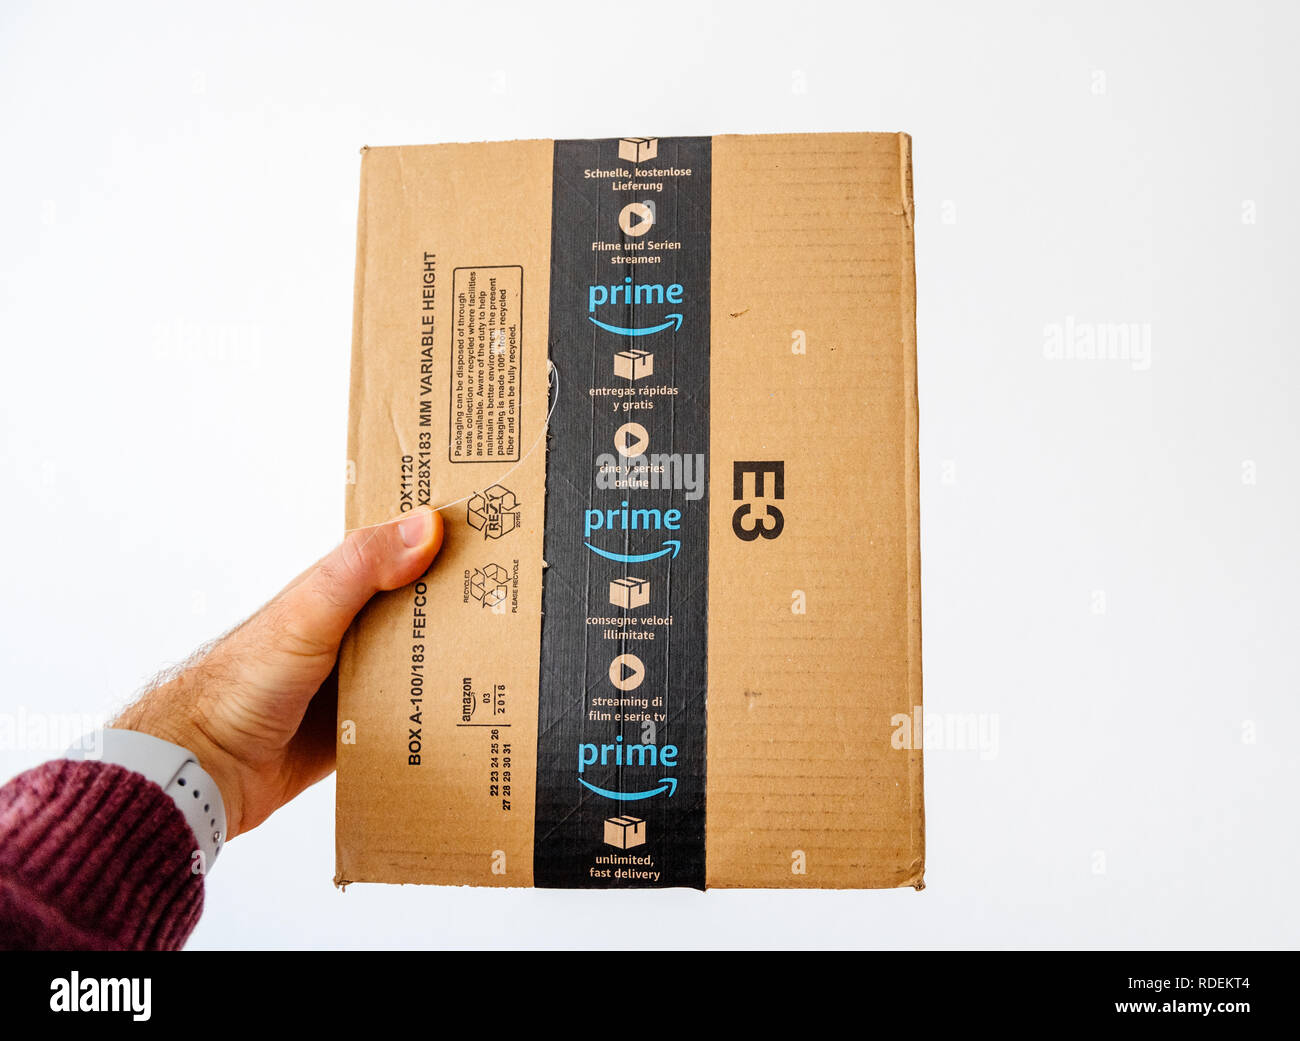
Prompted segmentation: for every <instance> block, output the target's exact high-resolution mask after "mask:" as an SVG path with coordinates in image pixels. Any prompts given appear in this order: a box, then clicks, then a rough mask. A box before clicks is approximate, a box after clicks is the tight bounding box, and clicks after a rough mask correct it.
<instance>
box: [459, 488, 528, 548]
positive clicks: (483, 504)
mask: <svg viewBox="0 0 1300 1041" xmlns="http://www.w3.org/2000/svg"><path fill="white" fill-rule="evenodd" d="M518 505H519V502H518V500H517V499H516V498H515V493H514V492H512V491H511V490H510V489H509V488H504V487H502V486H501V485H499V484H494V485H492V487H491V488H488V489H486V490H485V491H483V492H480V493H479V494H478V495H475V496H473V497H472V498H471V499H470V500H469V502H468V503H467V504H466V508H465V520H466V521H468V523H469V526H470V527H471V528H473V529H474V530H475V531H481V532H483V536H484V538H489V539H499V538H500V537H501V536H502V535H507V534H509V533H510V532H512V531H514V530H515V526H516V525H517V524H518V523H519V514H518V513H517V512H515V508H516V507H517V506H518Z"/></svg>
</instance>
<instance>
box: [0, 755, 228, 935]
mask: <svg viewBox="0 0 1300 1041" xmlns="http://www.w3.org/2000/svg"><path fill="white" fill-rule="evenodd" d="M198 848H199V846H198V842H197V841H196V839H195V837H194V833H193V832H192V831H191V830H190V827H189V825H188V824H186V823H185V817H184V815H183V814H182V813H181V811H180V810H179V809H178V808H177V806H176V804H175V802H173V800H172V798H171V796H169V795H168V794H167V793H166V792H164V791H163V790H162V789H161V788H159V787H158V785H156V784H154V783H153V782H152V781H149V780H146V779H145V778H144V777H143V776H141V775H140V774H138V773H135V772H134V771H132V770H128V769H126V768H125V767H122V766H117V765H115V764H110V763H102V762H95V761H85V762H71V761H68V760H55V761H53V762H49V763H45V764H43V765H41V766H38V767H36V768H35V769H33V770H29V771H27V772H26V773H24V774H20V775H19V776H18V777H16V778H14V779H13V780H12V781H10V782H9V783H8V784H6V785H5V786H4V787H3V788H0V886H3V887H5V888H6V889H7V890H8V892H7V893H6V894H5V895H4V897H3V898H0V907H2V908H3V911H2V912H0V913H3V915H4V916H5V917H12V916H15V915H17V916H18V917H20V918H22V919H23V921H10V922H5V921H0V946H9V945H11V943H12V945H14V946H38V947H48V948H53V949H64V950H71V949H79V948H82V947H85V946H87V943H86V940H87V938H89V939H90V940H91V941H92V942H91V944H90V946H92V947H95V948H102V949H128V950H176V949H179V948H180V947H181V945H182V944H184V942H185V941H186V939H188V937H189V935H190V933H191V932H193V930H194V926H195V925H196V924H197V923H198V920H199V914H200V913H201V912H202V910H203V876H202V875H201V874H199V873H197V872H196V870H195V867H194V865H195V864H196V862H198V863H201V859H199V860H198V861H196V858H195V857H194V853H195V851H196V850H197V849H198ZM6 934H8V936H6ZM24 937H26V938H27V939H26V940H25V939H24Z"/></svg>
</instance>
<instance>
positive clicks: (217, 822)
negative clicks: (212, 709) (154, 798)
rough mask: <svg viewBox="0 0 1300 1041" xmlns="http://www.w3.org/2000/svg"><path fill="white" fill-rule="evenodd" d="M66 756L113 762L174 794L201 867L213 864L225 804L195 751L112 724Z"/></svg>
mask: <svg viewBox="0 0 1300 1041" xmlns="http://www.w3.org/2000/svg"><path fill="white" fill-rule="evenodd" d="M64 758H65V759H96V760H99V761H101V762H105V763H115V764H117V765H118V766H124V767H126V768H127V769H128V770H134V771H135V772H136V773H138V774H143V775H144V776H145V777H146V778H147V779H148V780H150V781H153V783H154V784H156V785H157V786H158V787H159V788H161V789H162V790H163V791H165V792H166V793H167V794H168V795H170V796H171V797H172V799H173V800H174V801H175V803H176V805H177V806H178V807H179V808H180V811H181V813H182V814H184V816H185V821H186V823H187V824H189V826H190V829H191V830H192V831H193V832H194V835H195V837H196V838H197V839H198V840H199V849H200V850H201V851H202V852H203V863H202V864H201V865H200V870H201V871H202V872H203V873H204V874H206V873H207V871H208V869H210V868H211V867H212V864H213V863H214V862H215V861H216V859H217V854H218V853H220V852H221V847H222V846H223V845H224V844H225V840H226V806H225V803H223V802H222V801H221V792H220V790H219V789H218V788H217V784H216V782H215V781H214V780H213V779H212V778H211V777H210V776H208V773H207V771H205V770H204V769H203V767H201V766H199V762H198V760H197V759H196V758H195V757H194V753H192V752H191V751H189V750H188V749H186V748H182V747H181V746H180V745H174V744H172V743H171V742H170V741H164V740H163V739H162V738H160V737H154V736H153V735H152V734H142V733H140V732H139V731H138V730H118V729H115V728H110V729H107V730H101V731H100V732H99V733H98V734H97V735H95V740H83V741H80V742H78V743H77V745H75V746H74V747H73V748H71V749H69V750H68V752H67V753H66V754H65V756H64Z"/></svg>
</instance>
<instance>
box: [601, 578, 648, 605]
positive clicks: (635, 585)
mask: <svg viewBox="0 0 1300 1041" xmlns="http://www.w3.org/2000/svg"><path fill="white" fill-rule="evenodd" d="M609 602H610V603H611V604H613V605H614V606H615V607H622V608H624V609H625V610H629V611H630V610H631V609H632V608H634V607H644V606H645V605H646V604H648V603H649V602H650V583H649V582H647V581H646V580H645V579H644V578H616V579H614V581H613V582H611V583H610V584H609Z"/></svg>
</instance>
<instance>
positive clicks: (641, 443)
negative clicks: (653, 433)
mask: <svg viewBox="0 0 1300 1041" xmlns="http://www.w3.org/2000/svg"><path fill="white" fill-rule="evenodd" d="M614 447H615V448H617V449H618V454H619V455H621V456H638V455H645V453H646V449H648V448H649V447H650V432H649V431H648V430H646V428H645V427H643V426H642V425H641V424H640V423H624V424H623V425H622V426H621V427H619V428H618V430H616V431H615V432H614Z"/></svg>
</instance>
